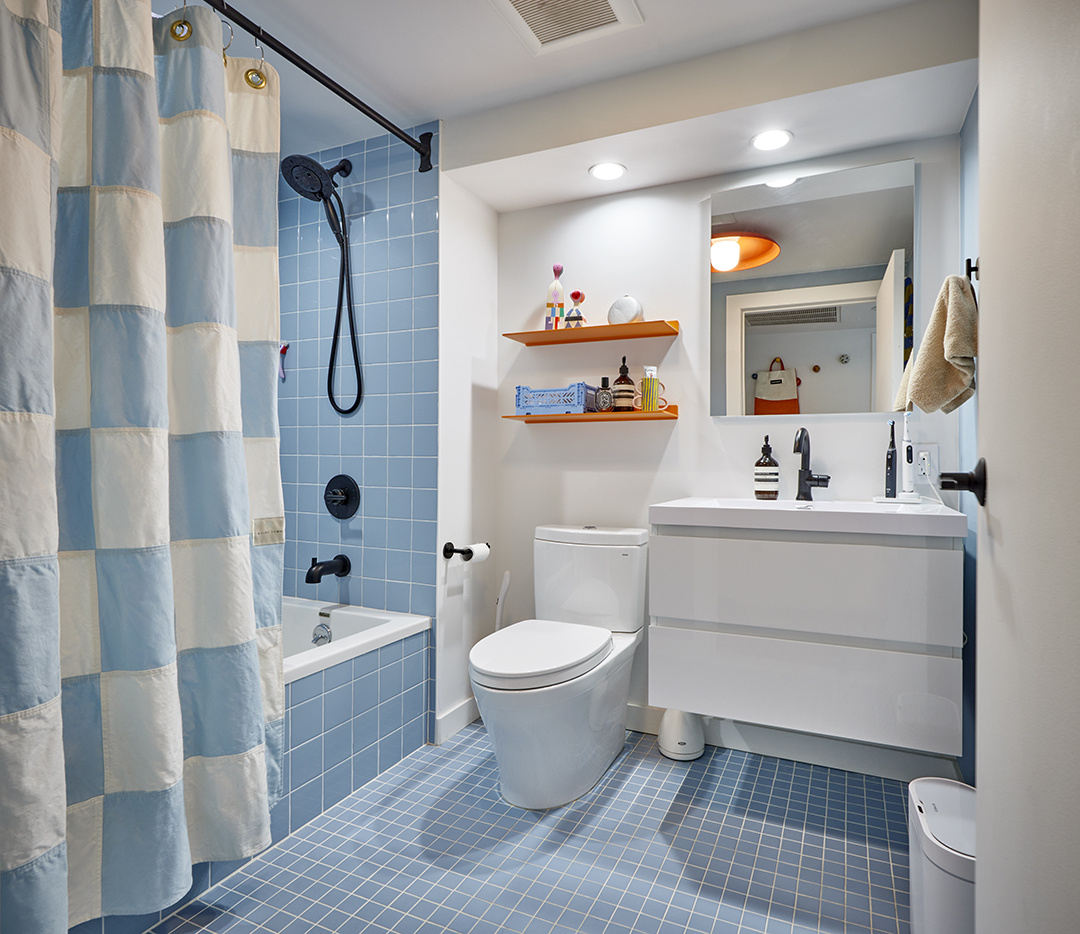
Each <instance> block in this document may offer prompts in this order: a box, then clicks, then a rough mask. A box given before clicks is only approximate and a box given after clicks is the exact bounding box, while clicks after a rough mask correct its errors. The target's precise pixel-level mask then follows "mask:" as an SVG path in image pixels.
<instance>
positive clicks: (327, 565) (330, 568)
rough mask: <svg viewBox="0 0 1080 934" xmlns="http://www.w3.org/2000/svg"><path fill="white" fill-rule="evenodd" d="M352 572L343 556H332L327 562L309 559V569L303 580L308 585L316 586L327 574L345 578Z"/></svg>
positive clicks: (350, 565)
mask: <svg viewBox="0 0 1080 934" xmlns="http://www.w3.org/2000/svg"><path fill="white" fill-rule="evenodd" d="M351 570H352V563H351V562H350V561H349V559H348V558H347V557H346V556H345V555H334V557H333V558H331V559H330V560H329V561H319V560H317V559H315V558H312V559H311V567H309V568H308V569H307V576H306V577H305V578H304V580H305V581H307V583H309V584H317V583H319V581H321V580H322V579H323V577H324V576H325V575H327V574H335V575H337V576H338V577H346V576H347V575H348V573H349V572H350V571H351Z"/></svg>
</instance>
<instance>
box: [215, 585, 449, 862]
mask: <svg viewBox="0 0 1080 934" xmlns="http://www.w3.org/2000/svg"><path fill="white" fill-rule="evenodd" d="M379 583H383V582H382V581H380V582H379ZM431 589H432V591H433V590H434V588H433V587H432V588H431ZM433 646H434V640H433V638H432V635H431V633H430V632H428V631H425V632H419V633H415V634H414V635H411V636H408V637H407V638H405V639H402V640H399V641H397V642H392V643H390V644H389V645H387V646H383V647H382V648H381V649H375V650H373V651H371V652H367V653H365V654H364V655H360V656H358V657H356V658H354V659H351V660H350V661H348V662H344V663H341V664H338V665H335V666H333V667H332V668H329V669H327V670H326V671H322V672H317V673H316V674H314V675H309V676H307V677H306V678H302V679H300V680H298V681H293V682H292V683H290V684H288V685H286V716H285V723H286V738H285V745H286V754H285V770H284V781H285V788H286V794H285V795H284V796H283V797H282V799H281V802H280V803H279V804H278V806H277V808H275V810H274V812H273V814H272V819H271V831H272V834H273V837H274V840H275V841H276V840H279V839H281V838H282V837H283V836H285V835H287V834H288V833H289V832H290V831H292V830H296V829H297V827H300V826H301V825H303V824H305V823H307V822H308V821H309V820H312V819H313V818H314V817H315V816H316V815H317V814H319V813H321V812H322V811H324V810H325V809H326V808H328V807H329V806H330V805H331V804H335V803H336V802H338V801H340V800H341V799H342V798H344V797H345V796H346V795H347V794H349V793H350V792H352V791H354V790H355V789H357V788H359V787H360V786H361V785H363V784H365V783H366V782H368V781H370V780H371V779H373V778H375V777H376V776H377V775H378V774H379V773H381V772H383V771H385V770H386V769H388V768H389V767H390V766H391V765H393V764H394V763H395V762H397V761H399V760H400V759H401V758H402V756H406V755H408V754H409V753H410V752H412V751H414V750H416V749H418V748H419V747H420V746H422V745H423V744H424V742H425V741H426V740H427V736H428V731H429V729H430V726H429V721H430V716H431V701H432V697H433V692H432V690H431V684H432V682H431V667H432V661H431V659H432V656H433V654H434V648H433ZM316 808H317V809H316ZM214 866H217V864H214ZM227 869H228V866H227V865H226V864H221V868H219V869H218V872H219V873H220V872H224V871H226V870H227Z"/></svg>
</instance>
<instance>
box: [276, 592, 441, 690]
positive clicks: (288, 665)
mask: <svg viewBox="0 0 1080 934" xmlns="http://www.w3.org/2000/svg"><path fill="white" fill-rule="evenodd" d="M281 603H282V613H281V631H282V654H283V655H284V656H285V683H286V684H288V683H289V682H291V681H296V680H297V679H298V678H303V677H304V676H305V675H310V674H314V673H315V672H316V671H321V670H322V669H324V668H330V667H332V666H333V665H337V664H339V663H340V662H344V661H348V660H349V659H350V658H355V657H356V656H358V655H363V654H364V653H365V652H370V651H372V649H378V648H382V646H384V645H389V644H390V643H391V642H397V641H398V640H399V639H404V638H405V637H406V636H411V635H413V634H414V633H417V632H423V631H424V630H426V629H430V628H431V617H430V616H417V615H415V614H413V613H393V612H391V611H390V610H369V609H366V608H365V607H362V606H345V605H343V604H339V603H332V604H329V605H328V604H326V603H322V602H321V601H319V600H303V599H301V598H300V597H282V600H281ZM320 623H327V624H328V625H329V626H330V631H331V632H332V633H333V639H332V641H330V642H328V643H326V644H325V645H312V644H311V637H312V632H313V630H314V629H315V627H316V626H318V625H319V624H320Z"/></svg>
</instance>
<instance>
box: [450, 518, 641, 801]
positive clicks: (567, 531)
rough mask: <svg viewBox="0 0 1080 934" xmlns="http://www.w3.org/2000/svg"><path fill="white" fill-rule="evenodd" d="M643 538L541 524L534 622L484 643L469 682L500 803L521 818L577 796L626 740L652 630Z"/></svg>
mask: <svg viewBox="0 0 1080 934" xmlns="http://www.w3.org/2000/svg"><path fill="white" fill-rule="evenodd" d="M648 536H649V533H648V531H647V530H645V529H600V528H595V527H592V526H585V527H584V528H581V527H574V526H561V525H542V526H538V527H537V529H536V538H535V541H534V542H533V569H534V578H535V584H534V587H535V605H536V616H537V619H527V620H522V621H521V622H520V623H515V624H514V625H512V626H508V627H506V628H505V629H501V630H499V631H498V632H495V633H492V634H491V635H490V636H487V637H486V638H484V639H481V640H480V641H479V642H478V643H477V644H476V645H475V646H473V649H472V651H471V652H470V653H469V677H470V678H471V680H472V687H473V693H474V694H475V696H476V703H477V705H478V706H479V707H480V715H481V716H482V717H483V719H484V726H485V727H486V728H487V731H488V735H489V736H490V737H491V742H492V745H493V746H494V747H495V758H496V760H497V761H498V764H499V781H500V789H501V791H502V795H503V797H504V798H505V799H506V800H507V801H509V802H510V803H511V804H514V805H517V806H518V807H523V808H534V809H540V808H552V807H558V806H559V805H562V804H567V803H568V802H570V801H573V800H574V799H575V798H580V797H581V796H582V795H583V794H585V792H587V791H588V790H589V789H590V788H592V787H593V785H595V784H596V783H597V782H598V781H599V780H600V777H601V776H602V775H603V774H604V772H606V771H607V767H608V766H609V765H611V763H612V760H614V758H615V757H616V756H617V755H618V754H619V751H620V750H621V749H622V747H623V741H624V740H625V738H626V702H627V699H628V696H629V691H630V666H631V664H632V663H633V660H634V650H635V649H636V648H637V646H638V645H639V643H640V642H641V629H642V626H643V625H644V623H645V567H646V554H647V550H648V544H647V543H648Z"/></svg>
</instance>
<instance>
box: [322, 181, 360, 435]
mask: <svg viewBox="0 0 1080 934" xmlns="http://www.w3.org/2000/svg"><path fill="white" fill-rule="evenodd" d="M331 197H332V198H333V201H336V202H337V208H335V207H334V204H333V201H331V198H323V207H324V208H325V209H326V219H327V220H328V221H329V222H330V229H331V230H332V231H333V232H334V236H335V237H336V238H337V242H338V247H339V248H340V249H341V264H340V266H339V269H338V293H337V315H336V316H335V318H334V338H333V340H332V341H331V342H330V363H329V364H328V365H327V367H326V395H327V398H329V400H330V404H331V405H332V406H333V407H334V409H335V410H336V411H337V412H339V413H340V414H342V415H351V414H352V413H353V412H355V411H356V410H357V409H358V408H360V401H361V400H362V399H363V396H364V378H363V376H362V375H361V372H360V349H359V348H358V347H357V344H356V317H355V316H354V314H353V297H352V266H351V264H350V262H349V228H348V226H347V223H346V221H345V205H344V204H342V203H341V196H340V195H339V194H338V193H337V192H336V191H332V192H331ZM343 305H344V307H345V308H346V309H348V313H349V343H350V344H351V346H352V358H353V370H354V372H355V373H356V398H355V399H354V400H353V403H352V405H350V406H349V407H348V408H342V407H341V406H340V405H338V402H337V399H336V398H335V397H334V365H335V363H336V362H337V352H338V343H339V342H340V340H341V310H342V307H343Z"/></svg>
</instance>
